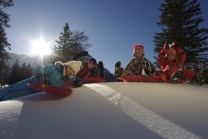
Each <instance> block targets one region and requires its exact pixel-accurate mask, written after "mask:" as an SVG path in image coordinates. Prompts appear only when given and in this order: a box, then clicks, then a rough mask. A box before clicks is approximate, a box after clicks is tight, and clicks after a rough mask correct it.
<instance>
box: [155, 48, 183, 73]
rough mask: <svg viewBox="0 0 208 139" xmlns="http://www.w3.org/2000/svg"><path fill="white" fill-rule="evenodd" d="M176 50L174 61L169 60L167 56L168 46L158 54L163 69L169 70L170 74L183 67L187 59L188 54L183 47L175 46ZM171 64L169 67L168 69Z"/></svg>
mask: <svg viewBox="0 0 208 139" xmlns="http://www.w3.org/2000/svg"><path fill="white" fill-rule="evenodd" d="M174 49H175V50H176V59H175V60H174V61H171V60H168V59H167V57H166V54H167V51H168V49H167V48H163V49H162V50H161V52H160V54H159V55H158V62H159V65H160V67H161V69H162V70H163V72H164V71H166V70H169V73H170V75H172V74H173V73H174V72H176V71H178V70H179V69H180V68H182V66H183V63H184V61H185V59H186V55H185V53H184V51H183V49H182V48H181V47H177V48H174ZM166 66H169V69H166Z"/></svg>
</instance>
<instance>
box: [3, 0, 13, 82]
mask: <svg viewBox="0 0 208 139" xmlns="http://www.w3.org/2000/svg"><path fill="white" fill-rule="evenodd" d="M0 6H1V7H4V8H6V7H10V6H13V0H0ZM1 7H0V65H1V66H0V81H1V82H3V74H5V73H4V72H5V71H6V70H7V69H8V66H7V65H6V61H7V60H8V59H9V58H10V57H9V55H8V53H7V52H6V49H9V50H11V48H10V46H11V44H10V43H9V42H8V41H7V37H6V33H5V27H6V28H9V27H10V25H9V21H10V18H9V15H8V14H6V13H5V12H3V11H2V8H1Z"/></svg>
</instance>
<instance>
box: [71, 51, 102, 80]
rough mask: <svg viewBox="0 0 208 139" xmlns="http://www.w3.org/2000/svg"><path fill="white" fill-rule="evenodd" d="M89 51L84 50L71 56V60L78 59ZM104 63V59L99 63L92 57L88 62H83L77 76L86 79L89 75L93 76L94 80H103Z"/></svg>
mask: <svg viewBox="0 0 208 139" xmlns="http://www.w3.org/2000/svg"><path fill="white" fill-rule="evenodd" d="M87 55H88V52H87V51H83V52H80V53H78V54H77V55H75V56H74V57H72V58H71V60H77V59H78V58H80V57H82V56H87ZM104 75H105V74H104V65H103V62H102V61H99V62H98V63H97V61H96V59H95V58H90V59H89V60H88V61H87V62H83V63H82V68H81V69H80V71H79V72H78V73H77V74H76V78H80V79H84V78H87V77H90V78H93V80H97V81H101V80H103V79H104Z"/></svg>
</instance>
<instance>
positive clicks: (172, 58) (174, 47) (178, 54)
mask: <svg viewBox="0 0 208 139" xmlns="http://www.w3.org/2000/svg"><path fill="white" fill-rule="evenodd" d="M185 59H186V55H185V53H184V51H183V49H182V48H181V47H180V46H179V44H178V42H176V41H174V42H173V43H172V44H169V43H168V42H165V43H164V46H163V49H162V50H161V51H160V53H159V55H158V62H159V65H160V67H161V69H162V71H163V74H164V75H165V77H166V79H165V81H167V82H169V81H170V82H171V83H177V82H178V81H179V80H180V79H181V80H189V81H194V82H195V83H197V84H199V85H202V84H204V81H205V80H204V78H203V76H202V73H196V72H194V71H192V70H190V69H183V64H184V61H185Z"/></svg>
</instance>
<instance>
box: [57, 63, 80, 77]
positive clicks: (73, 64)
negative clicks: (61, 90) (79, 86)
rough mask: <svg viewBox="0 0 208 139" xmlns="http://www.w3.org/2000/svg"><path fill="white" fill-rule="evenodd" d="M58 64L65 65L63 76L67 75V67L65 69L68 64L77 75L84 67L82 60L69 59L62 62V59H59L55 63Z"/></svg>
mask: <svg viewBox="0 0 208 139" xmlns="http://www.w3.org/2000/svg"><path fill="white" fill-rule="evenodd" d="M56 64H61V65H63V66H64V68H63V76H66V69H65V67H66V66H69V67H71V68H72V69H73V71H74V73H75V75H76V74H77V73H78V72H79V70H80V69H81V67H82V62H81V61H69V62H67V63H62V62H61V61H57V62H55V65H56Z"/></svg>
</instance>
